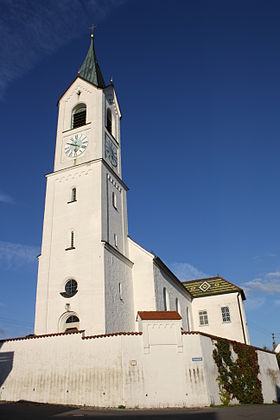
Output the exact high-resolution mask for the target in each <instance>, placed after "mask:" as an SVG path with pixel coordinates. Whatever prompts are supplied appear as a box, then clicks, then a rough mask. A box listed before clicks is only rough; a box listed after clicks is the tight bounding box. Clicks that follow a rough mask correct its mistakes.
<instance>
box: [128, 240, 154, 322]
mask: <svg viewBox="0 0 280 420" xmlns="http://www.w3.org/2000/svg"><path fill="white" fill-rule="evenodd" d="M128 255H129V259H130V260H131V261H132V262H133V268H132V282H133V296H134V312H135V318H134V319H135V328H136V329H137V328H138V325H137V324H136V314H137V312H138V311H155V310H156V300H155V290H154V279H153V258H154V256H153V255H152V254H151V253H150V252H148V251H146V250H145V249H144V248H142V247H141V246H140V245H138V244H137V243H136V242H134V241H133V240H132V239H131V238H129V237H128Z"/></svg>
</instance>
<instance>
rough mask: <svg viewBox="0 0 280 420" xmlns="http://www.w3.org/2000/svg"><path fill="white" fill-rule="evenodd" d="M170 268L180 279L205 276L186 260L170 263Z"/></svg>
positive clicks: (205, 275)
mask: <svg viewBox="0 0 280 420" xmlns="http://www.w3.org/2000/svg"><path fill="white" fill-rule="evenodd" d="M171 269H172V271H173V272H174V274H176V276H177V277H178V278H179V279H180V280H181V281H184V280H192V279H199V278H203V277H207V274H205V273H204V272H203V271H201V270H199V269H198V268H196V267H195V266H194V265H192V264H189V263H186V262H183V263H182V262H175V263H172V264H171Z"/></svg>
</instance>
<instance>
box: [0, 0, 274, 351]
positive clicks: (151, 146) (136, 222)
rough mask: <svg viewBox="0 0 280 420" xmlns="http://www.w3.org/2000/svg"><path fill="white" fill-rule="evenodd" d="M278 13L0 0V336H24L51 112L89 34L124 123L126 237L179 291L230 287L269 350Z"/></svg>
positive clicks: (51, 140)
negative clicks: (170, 272) (194, 281)
mask: <svg viewBox="0 0 280 420" xmlns="http://www.w3.org/2000/svg"><path fill="white" fill-rule="evenodd" d="M279 17H280V3H279V2H278V1H270V0H265V1H257V0H254V1H250V0H247V1H244V0H243V1H239V0H234V1H224V0H223V1H217V0H212V1H208V0H187V1H186V0H173V1H172V2H171V1H167V0H166V1H162V0H161V1H160V0H141V1H136V0H127V1H125V0H120V1H117V0H115V1H113V0H111V1H110V0H105V1H104V0H103V1H101V0H100V1H99V0H88V1H87V0H84V1H82V0H60V1H59V2H57V1H53V0H48V1H47V2H46V1H41V0H36V1H35V0H29V1H28V0H13V1H10V0H2V1H1V4H0V38H1V50H0V110H1V130H2V139H1V144H2V148H1V151H2V159H1V165H0V177H1V178H0V179H1V183H0V214H1V219H0V279H1V280H0V281H1V292H0V334H1V336H2V337H7V336H15V335H23V334H27V333H30V332H32V328H33V317H34V303H35V287H36V275H37V261H36V256H37V255H38V254H39V253H40V243H41V231H42V221H43V210H44V195H45V179H44V175H45V174H46V173H48V172H51V171H52V168H53V157H54V146H55V134H56V121H57V107H56V102H57V99H58V98H59V96H60V95H61V93H62V92H63V91H64V90H65V89H66V88H67V87H68V85H69V84H70V83H71V81H72V80H73V79H74V78H75V77H76V74H77V70H78V68H79V67H80V65H81V64H82V61H83V59H84V57H85V54H86V52H87V49H88V46H89V29H88V28H89V26H90V25H91V23H92V22H93V21H94V22H95V23H96V25H97V29H96V51H97V55H98V59H99V63H100V66H101V69H102V72H103V76H104V78H105V80H106V81H109V80H110V77H111V76H112V77H113V80H114V84H115V86H116V90H117V93H118V97H119V100H120V105H121V109H122V113H123V119H122V146H123V178H124V180H125V182H126V183H127V184H128V186H129V188H130V191H129V193H128V219H129V233H130V235H131V236H132V237H133V238H134V239H135V240H136V241H138V242H139V243H141V244H142V245H143V246H144V247H146V248H147V249H148V250H152V251H153V252H155V253H156V254H157V255H159V256H160V258H161V259H163V260H164V261H165V262H166V263H167V264H168V265H169V266H170V267H171V268H173V269H174V271H175V272H176V273H177V275H178V276H179V277H180V278H181V279H191V278H198V277H201V276H205V275H216V274H217V273H219V274H220V275H222V276H223V277H224V278H226V279H228V280H229V281H232V282H233V283H236V284H238V285H240V286H241V287H243V288H244V289H245V292H246V295H247V301H246V312H247V318H248V325H249V332H250V336H251V341H252V343H253V344H256V345H259V346H263V345H269V346H270V345H271V333H272V332H275V334H276V338H277V340H278V341H279V340H280V326H279V321H278V320H279V310H280V242H279V215H280V195H279V183H280V174H279V155H280V118H279V116H280V48H279V45H280V27H279Z"/></svg>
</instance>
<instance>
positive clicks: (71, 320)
mask: <svg viewBox="0 0 280 420" xmlns="http://www.w3.org/2000/svg"><path fill="white" fill-rule="evenodd" d="M74 322H80V320H79V318H78V317H77V316H76V315H70V316H69V317H68V318H67V319H66V324H72V323H74Z"/></svg>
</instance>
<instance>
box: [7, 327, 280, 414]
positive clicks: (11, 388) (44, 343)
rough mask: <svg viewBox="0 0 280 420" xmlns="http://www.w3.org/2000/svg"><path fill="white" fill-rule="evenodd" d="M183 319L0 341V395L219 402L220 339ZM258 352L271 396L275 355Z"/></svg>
mask: <svg viewBox="0 0 280 420" xmlns="http://www.w3.org/2000/svg"><path fill="white" fill-rule="evenodd" d="M180 326H181V323H180V322H178V321H146V322H142V325H141V326H140V329H142V330H143V334H142V335H113V336H105V337H100V338H90V339H82V337H81V333H77V334H68V335H67V334H66V335H60V336H51V337H42V338H33V339H25V340H18V341H6V342H1V344H0V366H1V370H0V400H2V401H17V400H29V401H37V402H43V403H53V404H79V405H91V406H96V407H118V406H119V405H125V406H126V407H147V408H151V407H176V406H180V407H184V406H186V407H192V406H193V407H194V406H209V405H210V404H219V403H220V399H219V390H218V383H217V381H216V378H217V376H218V372H217V367H216V365H215V362H214V360H213V356H212V353H213V349H214V342H213V341H212V340H211V338H209V337H204V336H200V335H199V334H187V335H183V336H182V335H181V334H180ZM258 358H259V364H260V366H261V374H260V379H261V381H262V389H263V395H264V399H265V402H266V403H272V402H273V400H275V399H276V394H277V392H279V386H280V380H279V369H278V366H277V364H276V356H275V355H274V354H269V353H267V352H264V351H258ZM278 395H279V394H278Z"/></svg>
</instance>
